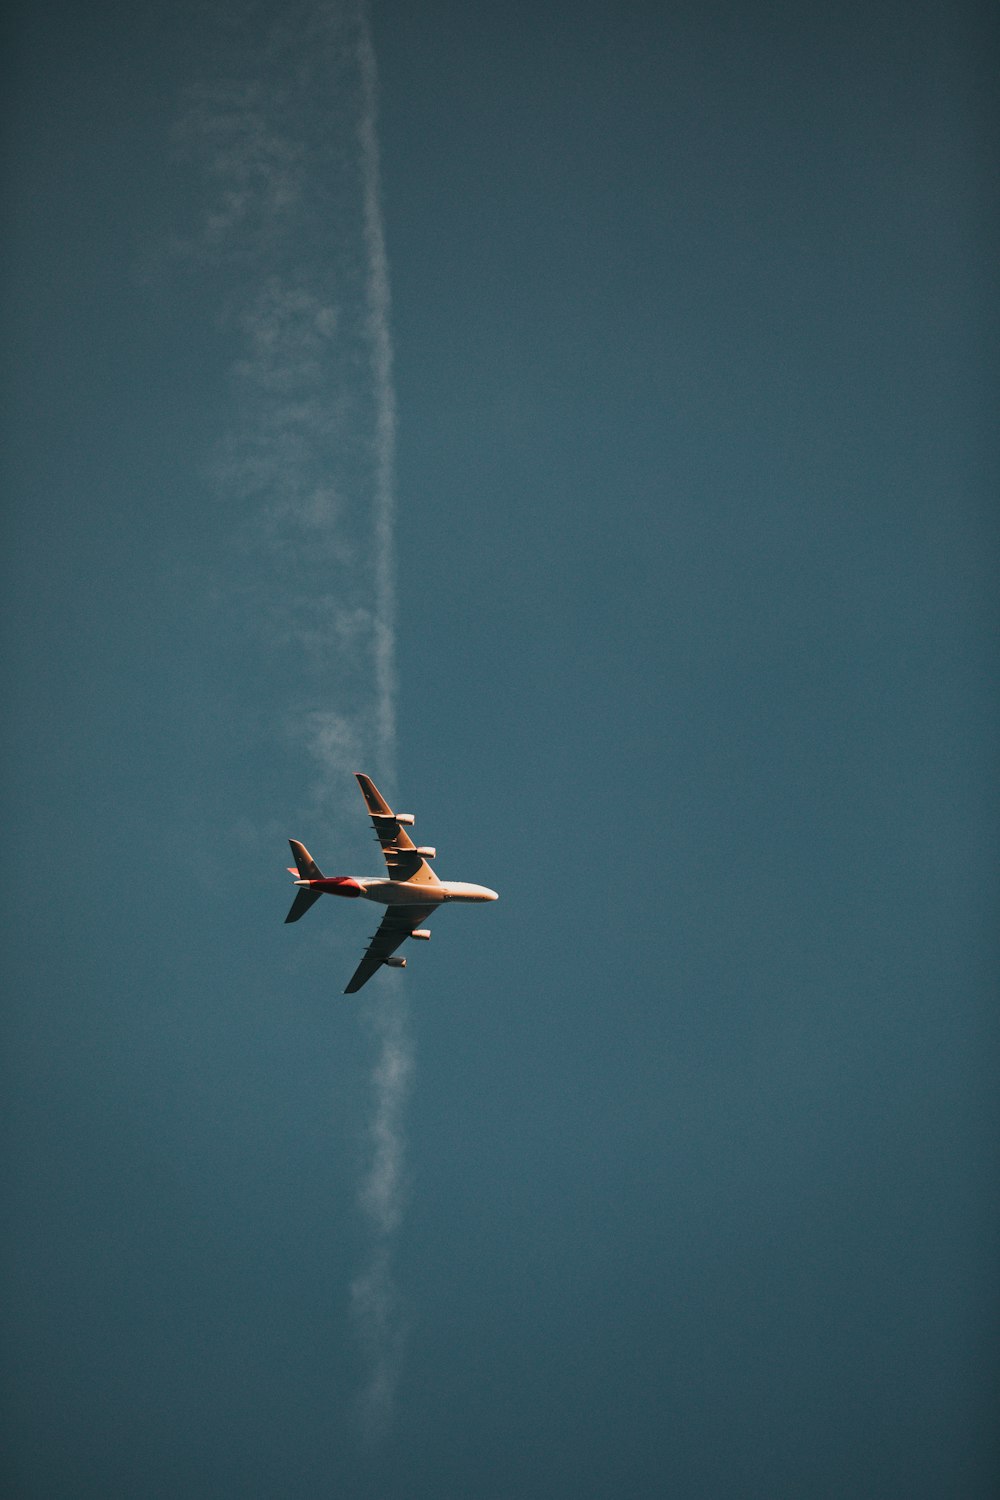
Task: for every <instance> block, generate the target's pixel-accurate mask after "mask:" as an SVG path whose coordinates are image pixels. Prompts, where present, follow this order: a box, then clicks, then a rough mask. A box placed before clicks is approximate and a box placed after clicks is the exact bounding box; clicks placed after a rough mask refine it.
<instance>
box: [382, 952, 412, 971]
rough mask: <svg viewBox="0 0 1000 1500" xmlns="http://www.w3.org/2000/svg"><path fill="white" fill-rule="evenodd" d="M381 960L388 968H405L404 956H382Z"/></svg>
mask: <svg viewBox="0 0 1000 1500" xmlns="http://www.w3.org/2000/svg"><path fill="white" fill-rule="evenodd" d="M382 962H383V963H384V964H385V965H386V966H387V967H388V968H390V969H405V968H406V959H405V958H397V957H396V956H395V954H394V955H393V956H392V958H383V960H382Z"/></svg>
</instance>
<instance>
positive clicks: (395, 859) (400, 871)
mask: <svg viewBox="0 0 1000 1500" xmlns="http://www.w3.org/2000/svg"><path fill="white" fill-rule="evenodd" d="M354 774H355V776H356V777H357V780H358V785H359V786H360V788H361V792H362V795H363V797H364V799H365V806H366V807H367V808H368V814H369V817H370V818H371V820H372V827H373V828H374V829H375V837H376V838H377V839H378V841H379V843H380V844H381V846H382V853H383V854H384V855H385V863H386V867H387V869H388V871H389V879H390V880H410V881H414V882H416V884H418V885H439V884H440V881H439V880H438V878H437V876H436V875H435V874H434V871H433V870H432V869H431V867H430V865H429V864H428V863H427V861H426V860H425V859H424V857H423V855H422V854H421V853H420V851H419V850H418V849H417V848H416V847H415V846H414V843H413V840H412V839H411V838H410V835H409V834H408V833H407V832H406V829H405V828H404V827H403V825H402V824H401V823H400V822H399V819H398V818H397V816H396V814H395V813H394V812H393V810H392V808H391V807H390V806H389V804H388V802H387V801H386V800H385V798H384V797H383V796H382V793H381V792H380V791H379V789H378V787H377V786H376V785H375V783H374V781H372V779H371V777H370V776H365V775H364V773H363V772H361V771H355V773H354ZM401 816H402V815H401ZM408 821H409V822H411V823H412V822H413V819H412V818H409V819H408ZM431 852H432V853H433V851H431Z"/></svg>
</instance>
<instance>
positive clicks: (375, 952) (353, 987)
mask: <svg viewBox="0 0 1000 1500" xmlns="http://www.w3.org/2000/svg"><path fill="white" fill-rule="evenodd" d="M434 910H435V907H433V906H387V907H386V912H385V916H384V917H383V918H382V921H381V923H380V924H379V929H378V932H376V934H375V936H374V937H373V938H372V940H371V942H370V943H369V944H368V951H367V953H366V954H365V956H364V958H363V959H362V960H361V962H360V963H359V964H358V967H357V968H356V969H355V971H354V973H353V974H352V975H351V981H350V983H349V984H348V986H347V988H346V990H345V991H344V994H345V995H353V994H355V993H356V992H357V991H358V990H359V989H360V988H361V986H362V985H363V984H367V983H368V981H369V979H371V977H372V975H373V974H375V973H377V971H378V970H379V969H380V968H381V967H382V965H383V964H384V963H385V961H386V959H387V958H388V957H389V955H390V954H392V953H395V951H396V949H397V948H398V947H399V945H400V943H404V942H405V941H406V939H407V938H408V937H409V935H410V933H411V932H412V931H413V930H414V928H416V927H419V926H420V924H421V922H423V921H424V920H425V918H427V917H429V916H430V914H431V912H432V911H434Z"/></svg>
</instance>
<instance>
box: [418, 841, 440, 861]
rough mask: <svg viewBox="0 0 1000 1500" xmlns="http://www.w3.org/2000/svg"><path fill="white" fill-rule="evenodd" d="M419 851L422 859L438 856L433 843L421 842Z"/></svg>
mask: <svg viewBox="0 0 1000 1500" xmlns="http://www.w3.org/2000/svg"><path fill="white" fill-rule="evenodd" d="M417 853H418V854H419V855H420V858H421V859H436V858H437V850H436V849H435V848H434V845H433V844H421V845H420V848H419V849H418V850H417Z"/></svg>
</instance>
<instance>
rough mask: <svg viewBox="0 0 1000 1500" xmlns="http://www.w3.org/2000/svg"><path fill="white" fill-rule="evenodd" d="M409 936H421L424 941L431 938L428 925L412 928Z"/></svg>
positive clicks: (426, 941) (428, 940)
mask: <svg viewBox="0 0 1000 1500" xmlns="http://www.w3.org/2000/svg"><path fill="white" fill-rule="evenodd" d="M410 937H415V938H423V940H424V942H425V943H429V942H430V939H431V932H430V928H429V927H415V928H414V930H413V931H412V932H411V933H410Z"/></svg>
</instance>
